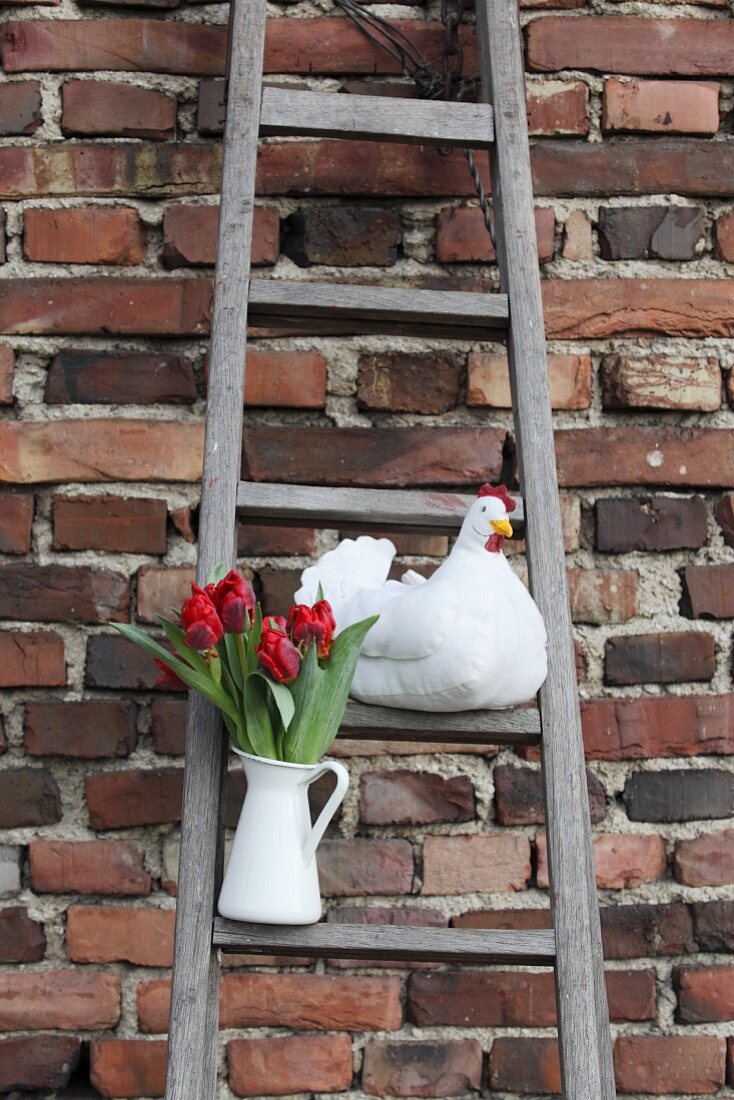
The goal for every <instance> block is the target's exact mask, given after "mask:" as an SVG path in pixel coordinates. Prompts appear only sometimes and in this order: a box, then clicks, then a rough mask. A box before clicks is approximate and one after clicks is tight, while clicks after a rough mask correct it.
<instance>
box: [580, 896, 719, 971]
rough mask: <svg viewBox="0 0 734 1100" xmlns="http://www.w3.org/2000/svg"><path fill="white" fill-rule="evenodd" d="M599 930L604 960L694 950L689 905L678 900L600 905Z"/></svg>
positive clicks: (694, 939)
mask: <svg viewBox="0 0 734 1100" xmlns="http://www.w3.org/2000/svg"><path fill="white" fill-rule="evenodd" d="M601 931H602V939H603V941H604V956H605V958H607V959H636V958H648V957H653V956H657V955H687V954H690V953H692V952H694V951H697V950H698V942H697V940H698V935H697V934H694V928H693V919H692V917H691V913H690V910H689V907H688V906H687V905H682V904H680V903H678V904H673V905H613V906H612V905H610V906H603V907H602V909H601Z"/></svg>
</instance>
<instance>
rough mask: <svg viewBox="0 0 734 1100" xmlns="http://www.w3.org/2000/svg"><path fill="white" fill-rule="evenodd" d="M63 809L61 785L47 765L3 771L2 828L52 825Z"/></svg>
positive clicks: (0, 776) (0, 774)
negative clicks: (60, 792)
mask: <svg viewBox="0 0 734 1100" xmlns="http://www.w3.org/2000/svg"><path fill="white" fill-rule="evenodd" d="M61 813H62V810H61V796H60V794H59V788H58V786H57V785H56V780H55V779H54V777H53V776H52V775H51V773H50V772H49V771H47V770H46V769H45V768H23V767H20V768H6V769H5V770H3V771H0V829H14V828H23V827H24V826H28V825H53V824H54V823H55V822H56V821H60V820H61Z"/></svg>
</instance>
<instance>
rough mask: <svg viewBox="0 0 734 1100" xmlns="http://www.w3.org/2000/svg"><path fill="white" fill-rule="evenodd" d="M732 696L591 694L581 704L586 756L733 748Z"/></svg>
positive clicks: (639, 755) (616, 756)
mask: <svg viewBox="0 0 734 1100" xmlns="http://www.w3.org/2000/svg"><path fill="white" fill-rule="evenodd" d="M733 715H734V696H731V695H686V696H670V697H668V698H665V697H662V696H658V697H655V698H653V697H648V698H642V699H594V700H592V701H591V702H588V703H583V704H582V708H581V719H582V725H583V731H584V744H585V748H586V755H587V758H588V759H590V760H641V759H647V758H652V757H656V756H697V755H700V754H714V755H719V754H731V753H734V722H733V721H732V717H733Z"/></svg>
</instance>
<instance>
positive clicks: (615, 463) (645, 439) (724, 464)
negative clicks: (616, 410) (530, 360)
mask: <svg viewBox="0 0 734 1100" xmlns="http://www.w3.org/2000/svg"><path fill="white" fill-rule="evenodd" d="M733 438H734V433H732V432H731V431H730V430H728V429H725V428H723V429H716V428H713V429H706V428H668V427H665V428H648V427H638V426H637V425H635V426H634V427H629V428H627V427H625V428H584V429H574V428H569V429H564V430H562V431H557V432H556V434H555V442H556V460H557V462H558V478H559V484H560V485H561V486H562V487H563V488H568V487H571V486H572V487H574V488H575V487H584V486H590V485H661V486H672V487H675V488H698V487H701V488H708V487H711V488H718V487H724V488H727V487H729V486H734V447H733V446H732V439H733Z"/></svg>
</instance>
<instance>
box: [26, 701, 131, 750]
mask: <svg viewBox="0 0 734 1100" xmlns="http://www.w3.org/2000/svg"><path fill="white" fill-rule="evenodd" d="M135 721H136V708H135V706H134V705H133V704H132V703H127V702H122V701H120V702H118V701H117V700H114V699H84V700H81V701H76V702H74V701H71V700H69V701H68V702H58V701H55V700H54V701H49V702H42V703H41V702H36V703H33V702H31V703H27V704H26V708H25V718H24V723H23V747H24V748H25V751H26V753H27V754H28V755H29V756H67V757H72V758H76V759H82V760H94V759H95V758H97V757H103V756H129V755H130V753H131V752H132V751H133V749H134V748H135V745H136V743H137V731H136V728H135Z"/></svg>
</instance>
